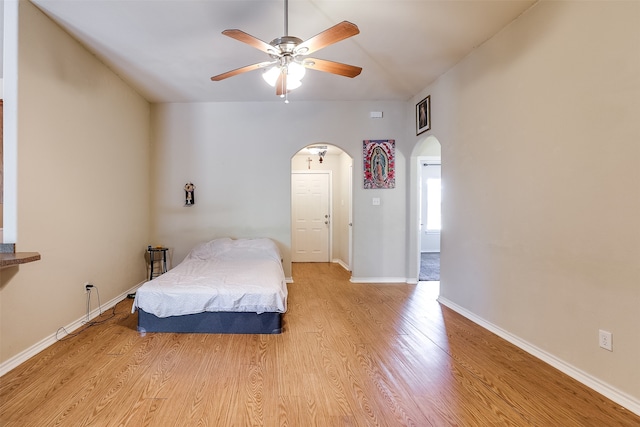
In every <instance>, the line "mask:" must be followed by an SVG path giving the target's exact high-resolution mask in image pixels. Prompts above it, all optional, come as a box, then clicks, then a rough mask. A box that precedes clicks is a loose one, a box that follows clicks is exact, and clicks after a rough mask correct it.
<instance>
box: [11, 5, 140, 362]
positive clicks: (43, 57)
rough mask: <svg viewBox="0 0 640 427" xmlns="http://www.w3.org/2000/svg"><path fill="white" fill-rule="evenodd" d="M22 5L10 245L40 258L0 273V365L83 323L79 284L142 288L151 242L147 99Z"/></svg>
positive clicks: (111, 292)
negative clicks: (12, 242)
mask: <svg viewBox="0 0 640 427" xmlns="http://www.w3.org/2000/svg"><path fill="white" fill-rule="evenodd" d="M19 7H20V9H19V55H18V58H17V59H18V69H19V77H20V78H19V86H18V128H17V129H18V141H17V145H18V150H17V151H18V163H17V171H18V172H17V194H18V206H17V224H18V228H17V241H16V246H17V249H18V250H23V251H38V252H40V254H41V256H42V260H41V261H38V262H34V263H31V264H26V265H22V266H20V267H12V268H6V269H3V270H0V274H1V278H0V319H1V322H0V328H1V329H0V336H1V337H2V339H1V341H0V360H1V361H6V360H7V359H8V358H11V357H12V356H15V355H16V354H17V353H19V352H21V351H24V350H25V349H27V348H28V347H31V346H33V345H34V344H35V343H37V342H39V341H40V340H42V339H45V338H46V337H49V336H51V335H52V334H54V333H55V332H56V330H57V329H58V328H59V327H61V326H66V325H68V324H70V323H71V322H74V321H76V320H78V319H81V318H82V317H83V316H84V315H85V314H86V311H85V310H86V296H85V292H84V288H83V283H84V282H85V281H90V282H91V283H93V284H95V285H96V286H97V287H98V290H99V293H100V298H101V301H102V302H103V303H104V302H106V301H109V300H111V299H113V298H115V297H116V296H118V295H120V294H122V293H123V292H126V291H127V290H128V289H130V288H132V287H133V286H134V285H136V284H137V283H139V282H140V281H142V280H143V279H144V275H145V264H144V260H143V254H144V249H145V248H146V245H147V242H148V237H149V224H148V218H149V214H150V212H149V200H148V188H149V177H148V176H149V105H148V103H147V102H146V101H145V100H144V99H142V98H141V97H140V96H138V95H137V94H136V93H135V92H134V91H133V90H131V88H129V87H128V86H127V85H125V84H124V83H123V82H122V81H121V80H120V79H119V78H118V77H117V76H116V75H115V74H113V73H112V72H111V71H109V70H108V69H107V68H106V67H105V66H104V65H103V64H101V63H100V62H99V61H98V60H97V59H96V58H95V56H93V55H92V54H90V53H88V52H87V51H86V50H85V49H84V48H83V47H82V46H80V45H79V44H78V43H77V42H75V41H74V40H73V39H71V38H70V37H69V35H68V34H67V33H65V32H63V31H62V30H61V29H60V28H59V27H57V26H56V25H55V24H53V23H52V22H51V21H50V20H49V19H48V18H46V17H45V16H44V15H43V14H42V13H41V12H40V11H39V10H38V9H36V8H35V7H34V6H33V5H32V4H31V3H30V2H27V1H21V2H20V6H19ZM14 60H15V59H14ZM6 83H7V81H6V80H5V84H6ZM5 93H6V91H5ZM5 102H7V100H5ZM6 144H7V141H6V140H5V145H6ZM5 148H6V147H5ZM93 301H94V304H95V302H96V295H95V293H94V298H93ZM93 308H95V305H94V306H93Z"/></svg>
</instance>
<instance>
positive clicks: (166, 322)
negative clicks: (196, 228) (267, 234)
mask: <svg viewBox="0 0 640 427" xmlns="http://www.w3.org/2000/svg"><path fill="white" fill-rule="evenodd" d="M286 310H287V285H286V281H285V277H284V271H283V269H282V260H281V256H280V252H279V250H278V247H277V246H276V244H275V243H274V242H273V241H272V240H270V239H266V238H259V239H230V238H221V239H215V240H212V241H210V242H206V243H202V244H200V245H198V246H196V247H194V248H193V249H192V250H191V252H189V254H188V255H187V256H186V257H185V259H184V260H183V261H182V262H181V263H180V264H178V265H177V266H176V267H175V268H172V269H171V270H169V271H168V272H166V273H164V274H162V275H161V276H158V277H156V278H155V279H153V280H150V281H148V282H145V283H144V284H143V285H142V286H141V287H140V288H139V289H138V290H137V292H136V296H135V299H134V302H133V307H132V312H136V311H137V312H138V330H139V331H140V332H183V333H235V334H278V333H281V332H282V316H283V314H284V313H285V312H286Z"/></svg>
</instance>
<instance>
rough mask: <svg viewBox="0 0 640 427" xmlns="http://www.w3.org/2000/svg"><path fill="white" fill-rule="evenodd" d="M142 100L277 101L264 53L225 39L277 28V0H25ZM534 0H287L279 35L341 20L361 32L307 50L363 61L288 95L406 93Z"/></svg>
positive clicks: (314, 74)
mask: <svg viewBox="0 0 640 427" xmlns="http://www.w3.org/2000/svg"><path fill="white" fill-rule="evenodd" d="M31 1H32V2H33V3H34V4H35V5H36V6H37V7H38V8H40V9H41V10H42V11H43V12H44V13H45V14H47V15H48V16H49V17H50V18H51V19H52V20H54V21H55V22H57V23H58V24H59V25H60V26H62V27H63V28H64V29H65V30H67V31H68V32H69V33H70V34H72V35H73V36H74V37H75V38H77V39H78V40H79V41H80V42H81V43H82V44H84V45H85V46H86V47H87V49H89V50H90V51H92V52H94V53H95V54H96V56H97V57H99V58H100V59H101V60H102V61H103V62H104V63H106V64H107V65H108V66H109V67H110V68H112V69H113V70H114V71H115V72H116V73H118V74H119V75H120V76H121V77H122V78H123V79H124V80H126V81H127V82H128V83H129V84H131V85H132V86H134V87H135V88H136V89H137V90H138V91H139V92H140V93H141V94H142V95H143V96H144V97H145V98H146V99H148V100H149V101H151V102H208V101H242V102H244V101H276V100H277V99H278V98H277V97H276V95H275V90H274V89H273V88H271V87H270V86H268V85H267V84H266V83H265V82H264V81H263V80H262V78H261V76H260V73H261V71H259V70H257V71H251V72H249V73H244V74H241V75H238V76H235V77H232V78H229V79H226V80H223V81H220V82H212V81H211V80H210V77H211V76H213V75H216V74H219V73H223V72H226V71H229V70H232V69H235V68H239V67H242V66H245V65H249V64H253V63H256V62H261V61H265V60H268V59H269V58H268V56H267V55H266V54H265V53H263V52H261V51H259V50H257V49H255V48H252V47H251V46H248V45H246V44H244V43H241V42H239V41H237V40H234V39H232V38H229V37H225V36H223V35H222V34H221V32H222V31H223V30H225V29H230V28H237V29H241V30H243V31H245V32H247V33H249V34H251V35H253V36H255V37H257V38H259V39H261V40H263V41H265V42H267V43H268V42H270V41H271V40H273V39H275V38H277V37H281V36H283V35H285V34H284V18H285V12H284V11H285V9H284V2H283V1H282V0H255V1H244V0H227V1H221V0H75V1H70V0H31ZM535 1H536V0H497V1H488V0H467V1H465V0H411V1H402V0H342V1H337V0H334V1H323V0H290V1H289V3H288V9H289V14H288V30H289V31H288V34H289V35H291V36H296V37H299V38H300V39H303V40H306V39H308V38H310V37H312V36H314V35H315V34H318V33H320V32H321V31H324V30H325V29H327V28H329V27H331V26H333V25H335V24H337V23H339V22H341V21H345V20H346V21H350V22H353V23H355V24H356V25H357V26H358V27H359V29H360V34H358V35H356V36H354V37H351V38H349V39H346V40H343V41H341V42H338V43H336V44H334V45H331V46H329V47H326V48H324V49H322V50H320V51H318V52H316V53H314V55H313V56H314V57H317V58H320V59H327V60H332V61H338V62H344V63H347V64H352V65H357V66H360V67H362V68H363V71H362V73H361V74H360V75H359V76H357V77H355V78H353V79H351V78H347V77H342V76H336V75H333V74H329V73H323V72H319V71H314V70H312V71H308V72H307V75H306V76H305V78H304V80H303V85H302V87H301V88H298V89H296V90H294V91H292V92H291V93H290V99H291V100H316V101H322V100H327V101H333V100H408V99H410V98H411V97H412V96H414V95H415V94H417V93H418V92H420V91H421V90H422V89H424V88H425V87H426V86H427V85H429V84H430V83H431V82H433V81H434V80H435V79H436V78H437V77H438V76H440V75H441V74H442V73H444V72H445V71H447V70H448V69H450V68H451V67H452V66H454V65H455V64H456V63H457V62H458V61H460V60H461V59H462V58H463V57H465V56H466V55H468V54H469V53H470V52H471V51H472V50H473V49H474V48H475V47H477V46H478V45H480V44H482V43H483V42H484V41H486V40H487V39H489V38H491V37H492V36H493V35H494V34H496V33H497V32H499V31H500V30H501V29H502V28H504V27H505V26H507V25H508V24H509V23H510V22H511V21H513V20H514V19H516V18H517V17H518V16H519V15H520V14H521V13H523V12H524V11H525V10H526V9H528V8H529V7H530V6H531V5H532V4H534V3H535Z"/></svg>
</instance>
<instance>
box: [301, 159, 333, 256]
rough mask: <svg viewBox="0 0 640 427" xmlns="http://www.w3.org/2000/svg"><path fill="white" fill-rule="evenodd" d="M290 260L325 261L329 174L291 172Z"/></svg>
mask: <svg viewBox="0 0 640 427" xmlns="http://www.w3.org/2000/svg"><path fill="white" fill-rule="evenodd" d="M291 195H292V196H291V219H292V221H291V224H292V230H291V245H292V248H291V261H293V262H329V231H330V227H331V216H330V206H329V174H328V173H297V172H294V173H292V174H291Z"/></svg>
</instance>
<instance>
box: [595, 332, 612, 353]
mask: <svg viewBox="0 0 640 427" xmlns="http://www.w3.org/2000/svg"><path fill="white" fill-rule="evenodd" d="M598 336H599V339H598V341H599V343H600V347H601V348H604V349H605V350H609V351H613V334H612V333H611V332H609V331H603V330H602V329H600V331H599V335H598Z"/></svg>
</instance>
